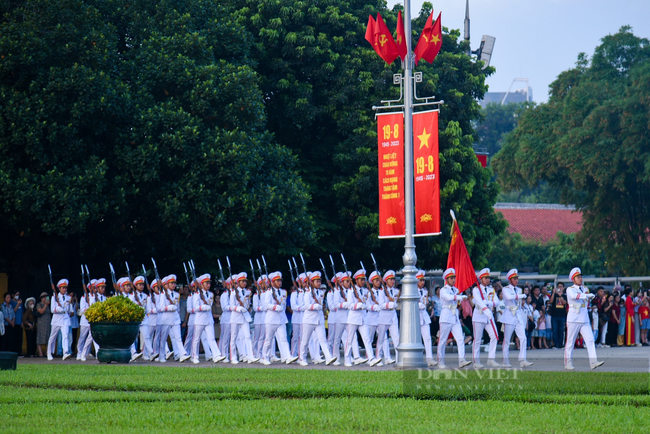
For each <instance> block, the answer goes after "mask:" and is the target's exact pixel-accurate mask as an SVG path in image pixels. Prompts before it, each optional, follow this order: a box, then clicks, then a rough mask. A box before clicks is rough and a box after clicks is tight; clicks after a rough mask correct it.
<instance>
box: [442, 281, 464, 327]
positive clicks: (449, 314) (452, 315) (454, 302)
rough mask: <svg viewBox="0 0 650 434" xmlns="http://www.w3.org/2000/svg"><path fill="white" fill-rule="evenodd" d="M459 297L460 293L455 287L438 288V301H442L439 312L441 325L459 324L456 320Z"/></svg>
mask: <svg viewBox="0 0 650 434" xmlns="http://www.w3.org/2000/svg"><path fill="white" fill-rule="evenodd" d="M459 295H460V291H459V290H458V288H456V287H455V286H448V285H445V286H443V287H442V288H440V300H442V311H441V312H440V322H441V323H443V322H444V323H449V324H459V323H460V321H459V319H458V303H459V300H458V296H459Z"/></svg>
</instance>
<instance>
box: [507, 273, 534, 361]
mask: <svg viewBox="0 0 650 434" xmlns="http://www.w3.org/2000/svg"><path fill="white" fill-rule="evenodd" d="M507 277H508V281H509V282H510V284H509V285H508V286H505V287H504V288H503V291H502V292H501V294H502V295H503V304H504V305H505V307H506V310H505V311H504V312H503V315H501V323H502V324H503V325H504V326H505V331H504V333H503V364H502V367H504V368H511V367H512V365H511V364H510V359H509V356H510V341H511V340H512V332H516V333H517V337H518V338H519V366H521V367H522V368H524V367H526V366H530V365H532V363H531V362H529V361H528V360H526V345H527V340H526V321H528V319H527V316H526V315H524V314H523V313H521V301H522V299H523V298H524V296H523V295H522V291H521V288H519V287H518V286H517V283H519V272H518V271H517V269H516V268H513V269H512V270H510V271H508V275H507Z"/></svg>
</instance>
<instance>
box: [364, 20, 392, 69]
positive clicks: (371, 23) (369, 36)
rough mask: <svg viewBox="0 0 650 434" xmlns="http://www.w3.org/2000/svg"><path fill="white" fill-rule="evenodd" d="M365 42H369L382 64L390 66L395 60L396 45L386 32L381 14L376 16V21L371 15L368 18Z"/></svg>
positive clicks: (386, 28)
mask: <svg viewBox="0 0 650 434" xmlns="http://www.w3.org/2000/svg"><path fill="white" fill-rule="evenodd" d="M366 41H368V42H370V45H372V48H374V50H375V52H377V54H379V57H381V58H382V59H384V62H386V63H388V64H391V63H393V61H394V60H395V59H397V56H398V51H397V44H395V39H393V35H392V34H391V33H390V31H389V30H388V27H387V26H386V23H385V22H384V19H383V18H382V17H381V14H379V13H378V14H377V20H376V21H375V20H374V19H373V18H372V15H371V16H369V17H368V27H367V28H366Z"/></svg>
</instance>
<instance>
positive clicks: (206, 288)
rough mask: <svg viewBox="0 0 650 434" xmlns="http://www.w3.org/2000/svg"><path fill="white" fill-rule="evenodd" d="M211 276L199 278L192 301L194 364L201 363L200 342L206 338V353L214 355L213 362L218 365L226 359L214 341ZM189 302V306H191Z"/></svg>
mask: <svg viewBox="0 0 650 434" xmlns="http://www.w3.org/2000/svg"><path fill="white" fill-rule="evenodd" d="M211 278H212V277H211V276H210V275H209V274H204V275H202V276H200V277H198V278H197V280H198V282H197V286H198V288H197V291H196V292H195V293H194V294H193V295H192V298H191V300H190V302H191V304H192V309H193V310H194V338H193V340H192V363H195V364H196V363H199V341H201V340H202V337H203V336H205V340H204V341H203V342H204V346H206V345H207V347H206V348H204V349H205V352H206V353H207V352H208V348H209V351H210V354H212V361H213V362H214V363H218V362H220V361H222V360H224V359H225V358H226V356H223V355H221V352H220V351H219V348H218V347H217V342H216V341H215V339H214V318H213V317H212V303H213V295H212V292H210V286H211V285H212V281H211ZM190 302H188V305H189V304H190Z"/></svg>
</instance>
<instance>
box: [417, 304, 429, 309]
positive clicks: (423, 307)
mask: <svg viewBox="0 0 650 434" xmlns="http://www.w3.org/2000/svg"><path fill="white" fill-rule="evenodd" d="M418 307H419V308H420V310H424V309H426V308H427V307H426V306H425V305H424V304H423V303H418Z"/></svg>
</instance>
